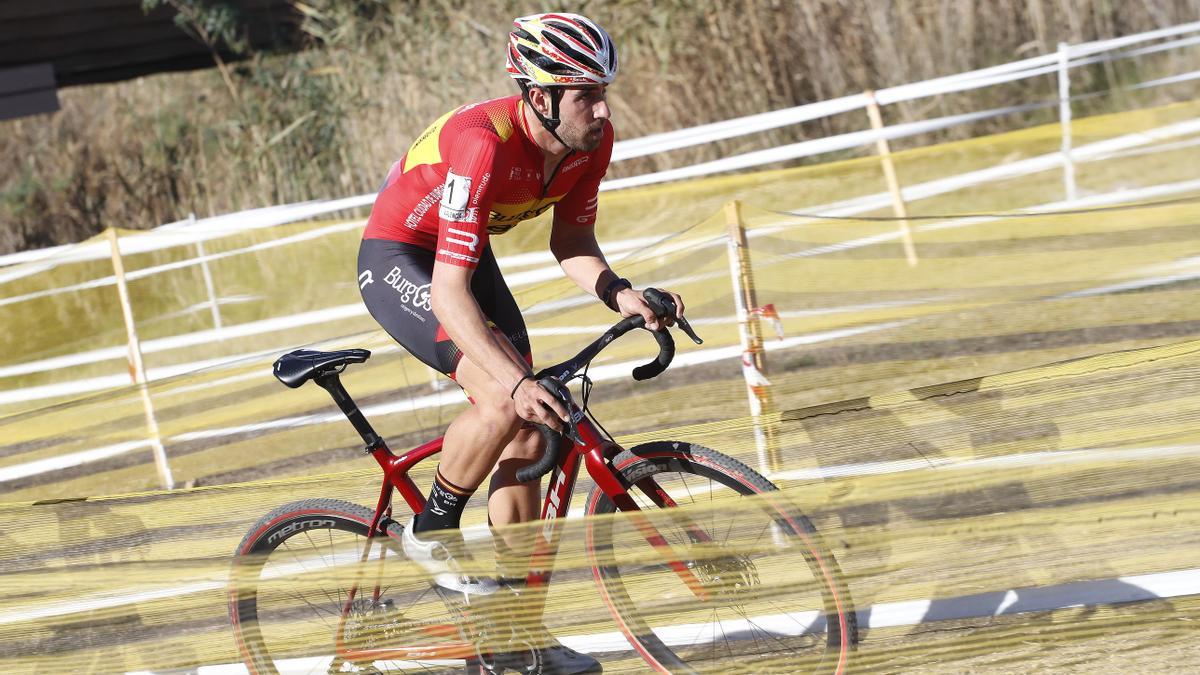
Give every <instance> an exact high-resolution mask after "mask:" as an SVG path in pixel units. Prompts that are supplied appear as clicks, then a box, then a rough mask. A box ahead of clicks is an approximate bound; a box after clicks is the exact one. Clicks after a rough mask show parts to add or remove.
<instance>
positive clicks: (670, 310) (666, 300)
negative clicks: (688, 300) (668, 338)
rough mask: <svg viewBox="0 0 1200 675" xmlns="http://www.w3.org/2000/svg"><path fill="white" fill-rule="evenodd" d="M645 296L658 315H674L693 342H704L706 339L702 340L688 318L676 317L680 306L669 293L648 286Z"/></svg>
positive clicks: (676, 321)
mask: <svg viewBox="0 0 1200 675" xmlns="http://www.w3.org/2000/svg"><path fill="white" fill-rule="evenodd" d="M645 296H646V301H647V302H648V303H649V305H650V309H652V310H654V313H655V314H656V315H657V316H659V317H663V318H665V317H668V316H669V317H674V318H675V323H676V324H678V325H679V328H680V329H681V330H682V331H683V332H684V333H685V334H686V335H687V336H688V337H689V338H691V339H692V342H695V343H696V344H698V345H702V344H704V340H701V339H700V336H699V335H696V331H694V330H692V324H691V323H689V322H688V320H687V319H685V318H683V317H682V316H680V317H675V312H676V310H677V309H678V308H677V307H676V305H675V300H674V298H672V297H671V296H670V295H667V294H666V293H664V292H663V291H660V290H658V289H657V288H647V289H646V291H645Z"/></svg>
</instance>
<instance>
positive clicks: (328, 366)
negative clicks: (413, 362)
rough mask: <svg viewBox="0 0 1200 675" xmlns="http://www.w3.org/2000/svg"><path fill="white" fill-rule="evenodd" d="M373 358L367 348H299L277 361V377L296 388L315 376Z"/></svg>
mask: <svg viewBox="0 0 1200 675" xmlns="http://www.w3.org/2000/svg"><path fill="white" fill-rule="evenodd" d="M369 358H371V352H369V351H367V350H366V349H342V350H340V351H336V352H318V351H316V350H313V349H297V350H296V351H294V352H289V353H287V354H284V355H283V356H281V357H279V359H278V360H276V361H275V369H274V373H275V377H276V378H278V379H279V381H280V382H282V383H284V384H286V385H287V386H289V387H291V388H292V389H295V388H296V387H299V386H300V385H302V384H304V383H305V382H308V381H309V380H311V379H313V378H314V377H318V376H321V375H324V374H326V373H335V372H341V371H342V370H343V369H345V367H346V366H348V365H350V364H351V363H362V362H363V361H366V360H367V359H369Z"/></svg>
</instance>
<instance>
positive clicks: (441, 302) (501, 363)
mask: <svg viewBox="0 0 1200 675" xmlns="http://www.w3.org/2000/svg"><path fill="white" fill-rule="evenodd" d="M473 272H474V270H473V269H471V268H468V267H461V266H458V265H450V264H446V263H442V262H440V261H439V262H436V263H434V266H433V288H432V293H431V298H430V302H431V305H432V308H433V313H434V315H435V316H437V319H438V321H440V322H441V324H442V327H443V328H445V329H446V333H447V334H448V335H449V336H450V339H451V340H453V341H454V344H455V345H457V346H458V348H459V349H461V350H462V352H463V355H464V357H465V358H468V359H470V360H471V362H472V363H474V364H476V365H477V366H479V367H480V368H481V369H483V370H484V371H485V372H486V373H487V374H489V375H491V376H492V378H493V379H495V380H496V381H497V382H499V383H500V384H501V385H503V386H504V388H505V389H506V390H507V391H512V390H513V388H514V387H516V392H515V393H514V395H513V400H514V401H515V402H516V410H517V414H518V415H520V416H521V418H522V419H525V420H529V421H530V422H539V423H541V424H547V425H549V426H551V427H553V428H555V429H558V428H559V427H560V425H559V423H558V420H556V419H555V415H557V416H558V418H559V419H563V420H565V419H566V417H567V411H566V409H565V408H564V407H563V406H562V404H561V403H559V402H558V400H556V399H555V398H554V397H553V396H551V395H550V394H549V393H548V392H546V391H545V390H544V389H542V388H541V387H539V386H538V385H537V383H536V382H535V381H534V380H533V379H532V378H527V377H526V376H528V375H529V366H528V365H526V363H525V362H524V361H519V360H518V359H517V358H515V357H514V356H513V355H512V354H511V353H510V352H509V351H508V350H506V349H504V348H503V347H501V346H500V344H499V343H498V342H497V341H496V340H497V338H496V336H495V334H494V333H492V331H491V330H489V329H488V327H487V321H486V319H485V318H484V316H483V311H482V310H481V309H480V308H479V302H478V301H476V300H475V296H473V295H472V294H471V275H472V273H473ZM522 378H525V379H524V381H522ZM518 383H519V384H518ZM542 403H544V404H545V405H547V406H549V407H550V408H551V409H553V411H554V412H553V413H551V412H550V411H549V410H547V409H546V408H544V407H543V406H542Z"/></svg>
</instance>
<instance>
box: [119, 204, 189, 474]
mask: <svg viewBox="0 0 1200 675" xmlns="http://www.w3.org/2000/svg"><path fill="white" fill-rule="evenodd" d="M105 234H107V235H108V243H109V246H111V248H112V263H113V274H114V275H115V276H116V279H117V295H119V296H120V298H121V314H122V316H123V317H124V319H125V334H126V336H127V337H128V339H129V351H128V358H129V378H130V379H131V380H132V381H133V383H134V384H135V385H136V386H137V388H138V391H139V392H140V393H141V396H142V410H143V411H144V412H145V414H146V431H147V433H148V435H149V440H150V447H151V451H152V452H153V453H154V466H155V468H156V469H157V470H158V480H159V484H160V485H162V487H163V489H164V490H170V489H171V488H173V487H175V479H174V477H173V476H172V475H171V467H170V465H169V464H168V463H167V452H166V449H164V448H163V444H162V436H161V435H160V434H159V431H158V419H157V418H156V417H155V415H154V403H153V402H152V401H151V400H150V388H149V387H148V386H146V366H145V364H144V363H143V362H142V345H141V343H140V342H139V341H138V336H137V327H136V326H135V325H134V323H133V307H132V306H131V305H130V302H129V288H128V287H127V286H126V284H125V262H124V261H123V260H122V259H121V246H120V244H119V242H118V240H117V231H116V230H115V229H113V228H111V227H110V228H108V231H107V232H106V233H105Z"/></svg>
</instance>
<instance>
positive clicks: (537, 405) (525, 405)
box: [513, 378, 567, 432]
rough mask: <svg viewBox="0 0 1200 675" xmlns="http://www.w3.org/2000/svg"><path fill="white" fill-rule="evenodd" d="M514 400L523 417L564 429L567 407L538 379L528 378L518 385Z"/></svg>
mask: <svg viewBox="0 0 1200 675" xmlns="http://www.w3.org/2000/svg"><path fill="white" fill-rule="evenodd" d="M513 401H514V402H516V404H517V415H518V416H520V418H521V419H523V420H527V421H530V422H533V423H534V424H545V425H546V426H548V427H550V428H551V429H554V430H555V431H559V432H561V431H562V428H563V422H564V421H566V419H567V409H566V407H565V406H564V405H563V404H562V402H561V401H559V400H558V399H557V398H555V397H554V395H553V394H551V393H550V392H548V391H546V390H545V389H543V388H542V387H541V385H539V384H538V383H537V380H534V379H532V378H531V379H526V380H525V381H523V382H521V384H519V385H517V390H516V391H515V392H513Z"/></svg>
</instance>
